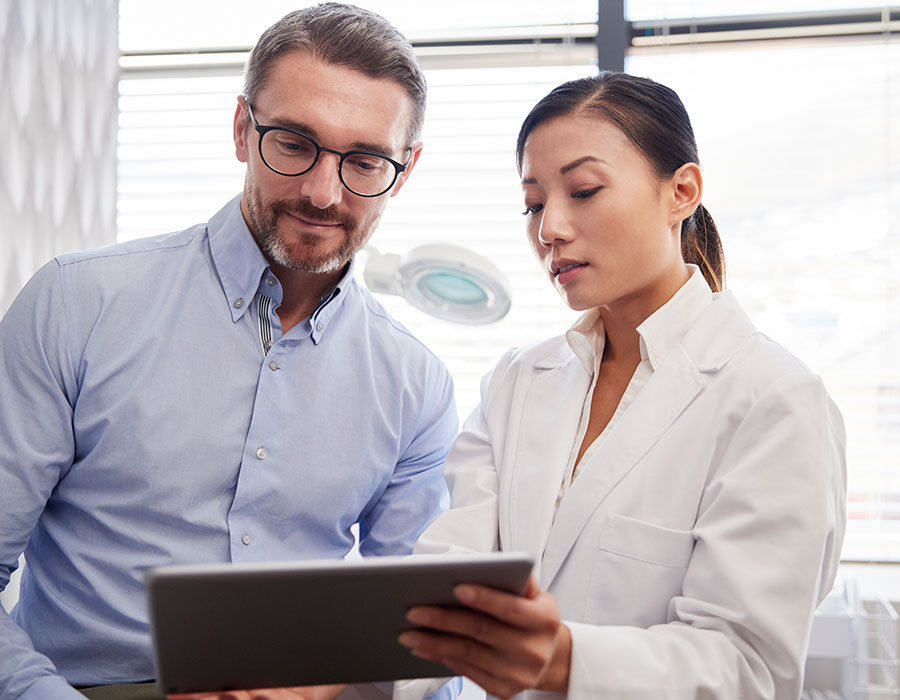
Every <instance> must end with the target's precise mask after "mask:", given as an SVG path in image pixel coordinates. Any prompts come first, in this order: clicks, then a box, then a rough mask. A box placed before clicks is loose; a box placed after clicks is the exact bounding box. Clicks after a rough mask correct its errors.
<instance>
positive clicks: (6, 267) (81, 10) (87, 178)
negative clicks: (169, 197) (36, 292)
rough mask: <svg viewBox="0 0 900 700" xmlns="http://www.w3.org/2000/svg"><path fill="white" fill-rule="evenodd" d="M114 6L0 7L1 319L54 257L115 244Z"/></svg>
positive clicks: (50, 2) (52, 2) (35, 0)
mask: <svg viewBox="0 0 900 700" xmlns="http://www.w3.org/2000/svg"><path fill="white" fill-rule="evenodd" d="M118 21H119V18H118V1H117V0H3V1H2V2H0V133H2V134H3V155H2V157H0V250H2V251H3V253H2V255H0V314H2V313H3V312H4V311H6V308H7V307H8V306H9V304H10V302H11V301H12V299H13V298H14V297H15V295H16V293H17V292H18V291H19V289H20V288H21V287H22V285H23V284H24V283H25V282H26V281H27V280H28V278H29V277H30V276H31V275H32V273H33V272H34V271H35V270H36V269H37V268H38V267H39V266H40V265H41V264H43V263H44V262H46V261H47V260H49V259H50V258H51V257H53V256H54V255H56V254H58V253H60V252H64V251H68V250H76V249H80V248H87V247H92V246H96V245H100V244H103V243H109V242H112V241H114V240H115V237H116V235H115V226H116V144H117V133H116V126H117V114H118V73H119V46H118Z"/></svg>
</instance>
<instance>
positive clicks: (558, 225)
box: [538, 204, 571, 248]
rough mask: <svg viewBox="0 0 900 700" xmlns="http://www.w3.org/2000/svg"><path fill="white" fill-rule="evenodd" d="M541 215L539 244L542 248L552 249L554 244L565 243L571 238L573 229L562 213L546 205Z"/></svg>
mask: <svg viewBox="0 0 900 700" xmlns="http://www.w3.org/2000/svg"><path fill="white" fill-rule="evenodd" d="M541 215H542V216H541V226H540V228H539V229H538V242H539V243H540V244H541V245H542V246H544V247H545V248H551V247H553V244H554V243H560V242H565V241H567V240H569V239H570V238H571V227H570V226H569V224H568V221H567V219H566V217H565V216H564V214H563V213H562V212H560V211H559V210H558V209H556V208H553V209H551V208H550V207H548V206H547V205H546V204H545V205H544V209H543V211H542V212H541Z"/></svg>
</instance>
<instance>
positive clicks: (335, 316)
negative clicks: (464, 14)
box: [0, 3, 457, 700]
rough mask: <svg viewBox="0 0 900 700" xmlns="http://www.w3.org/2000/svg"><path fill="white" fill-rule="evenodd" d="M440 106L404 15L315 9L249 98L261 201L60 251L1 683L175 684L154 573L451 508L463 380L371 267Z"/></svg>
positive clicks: (291, 549)
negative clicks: (157, 654)
mask: <svg viewBox="0 0 900 700" xmlns="http://www.w3.org/2000/svg"><path fill="white" fill-rule="evenodd" d="M424 101H425V82H424V78H423V75H422V72H421V68H420V67H419V66H418V64H417V63H416V60H415V57H414V55H413V53H412V48H411V46H410V45H409V43H408V42H407V41H406V40H405V39H404V38H403V37H402V36H401V35H400V34H399V33H398V32H397V31H396V30H395V29H394V28H393V27H392V26H391V25H390V24H388V23H387V22H386V21H385V20H383V19H382V18H380V17H378V16H377V15H373V14H372V13H369V12H367V11H364V10H359V9H357V8H353V7H348V6H343V5H337V4H331V3H329V4H325V5H320V6H317V7H313V8H308V9H305V10H301V11H298V12H294V13H291V14H289V15H288V16H286V17H285V18H283V19H282V20H281V21H279V22H278V23H277V24H275V25H274V26H273V27H271V28H270V29H269V30H267V31H266V32H265V33H264V34H263V36H262V37H261V38H260V41H259V43H258V44H257V46H256V47H255V49H254V50H253V52H252V56H251V58H250V60H249V62H248V65H247V70H246V75H245V85H244V94H243V95H242V96H240V97H239V98H238V101H237V108H236V112H235V117H234V141H235V148H236V154H237V157H238V159H239V160H240V161H242V162H244V163H246V165H247V172H246V180H245V185H244V190H243V193H242V194H241V196H239V197H236V198H235V199H234V200H233V201H231V202H230V203H229V204H227V205H226V206H225V207H224V208H223V209H222V210H221V211H220V212H218V213H217V214H216V215H215V216H213V217H212V218H211V219H210V221H209V223H208V224H205V225H200V226H196V227H193V228H190V229H188V230H186V231H182V232H179V233H174V234H170V235H167V236H161V237H156V238H150V239H145V240H140V241H133V242H129V243H126V244H122V245H114V246H110V247H108V248H104V249H100V250H94V251H88V252H83V253H75V254H69V255H63V256H60V257H59V258H56V259H55V260H53V261H51V262H50V263H48V264H47V265H46V266H44V267H43V268H42V269H41V270H40V271H39V272H38V273H37V274H36V275H35V277H34V278H33V279H32V280H31V281H30V282H29V283H28V285H26V287H25V289H24V290H23V291H22V292H21V294H20V295H19V298H18V299H17V300H16V301H15V302H14V303H13V305H12V306H11V308H10V310H9V312H8V313H7V315H6V317H5V318H4V319H3V321H2V322H0V416H2V419H0V588H2V587H4V586H5V585H6V583H7V582H8V580H9V575H10V573H11V572H12V571H13V570H14V569H15V566H16V561H17V558H18V556H19V554H20V553H21V552H22V551H24V552H25V555H26V561H27V566H26V568H25V571H24V573H23V577H22V587H21V594H20V601H19V604H18V606H17V607H16V608H15V609H14V610H13V612H12V614H11V615H10V616H7V615H6V613H0V700H12V699H13V698H22V699H23V700H40V699H43V698H48V699H49V698H53V699H54V700H62V699H64V698H80V697H82V695H80V694H79V692H78V691H77V690H75V689H73V686H75V687H78V688H84V687H88V686H107V685H114V684H127V683H137V682H142V681H148V680H151V679H152V678H153V674H154V670H153V661H152V656H151V651H150V644H149V636H148V624H147V617H146V612H145V601H144V589H143V574H144V572H145V571H146V570H147V569H148V568H150V567H153V566H157V565H161V564H168V563H177V562H222V561H226V562H228V561H234V562H245V561H260V560H285V559H298V558H322V557H342V556H344V555H345V554H346V553H347V552H348V551H349V550H350V549H351V547H352V545H353V543H354V538H353V535H352V533H351V527H352V526H354V525H356V524H357V523H358V524H359V532H360V552H361V553H362V554H363V555H382V554H401V553H407V552H408V551H409V550H410V549H411V548H412V545H413V543H414V542H415V540H416V537H417V536H418V535H419V533H420V532H421V531H422V530H423V529H424V528H425V526H426V525H427V524H428V523H429V522H430V521H431V519H432V518H433V517H434V515H435V514H436V513H437V512H438V511H439V510H440V509H442V508H443V507H445V506H446V502H447V495H446V486H445V483H444V480H443V476H442V466H443V461H444V458H445V456H446V453H447V451H448V449H449V446H450V444H451V442H452V440H453V438H454V437H455V435H456V431H457V421H456V412H455V407H454V402H453V389H452V382H451V379H450V376H449V374H448V372H447V371H446V369H445V368H444V366H443V365H442V364H441V363H440V362H439V361H438V360H437V358H435V357H434V356H433V355H432V354H431V353H430V352H428V351H427V350H426V349H425V348H424V347H423V346H422V345H421V344H420V343H419V342H418V341H416V340H415V339H414V338H413V337H412V336H411V335H410V334H409V333H408V332H407V331H406V330H405V329H404V328H402V327H401V326H399V325H398V324H397V323H396V322H394V321H393V320H392V319H391V318H390V316H388V314H387V313H386V312H385V311H384V310H383V309H382V307H381V306H380V305H379V304H378V303H377V302H376V301H374V300H373V299H372V297H371V296H369V294H368V293H367V292H366V291H365V290H364V289H362V288H361V287H359V286H358V285H357V284H356V283H355V282H354V279H353V255H354V253H355V252H356V251H357V250H359V249H360V248H361V247H362V246H363V245H364V244H365V242H366V241H367V239H368V238H369V236H370V234H371V233H372V231H373V230H374V229H375V227H376V226H377V223H378V220H379V218H380V216H381V213H382V212H383V210H384V207H385V205H386V204H387V200H388V199H389V198H390V197H392V196H394V195H395V194H397V193H398V192H399V191H400V189H401V188H402V186H403V184H404V183H405V182H406V179H407V178H408V177H409V175H410V173H411V172H412V170H413V168H414V166H415V164H416V161H417V160H418V158H419V155H420V153H421V144H420V143H419V141H418V136H419V133H420V128H421V124H422V119H423V112H424ZM298 633H302V631H298ZM104 690H108V688H104ZM151 692H152V691H151ZM86 694H88V695H90V692H86ZM104 697H109V695H105V696H104ZM115 697H120V696H115Z"/></svg>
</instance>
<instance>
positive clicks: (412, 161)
mask: <svg viewBox="0 0 900 700" xmlns="http://www.w3.org/2000/svg"><path fill="white" fill-rule="evenodd" d="M420 155H422V142H421V141H416V142H415V143H414V144H413V145H412V148H410V154H409V160H408V161H407V165H406V170H404V171H403V172H402V173H400V177H398V178H397V182H395V183H394V187H393V188H392V189H391V197H393V196H394V195H395V194H397V193H398V192H399V191H400V188H401V187H403V183H405V182H406V180H407V178H409V174H410V173H411V172H412V170H413V168H414V167H415V165H416V163H417V162H418V160H419V156H420Z"/></svg>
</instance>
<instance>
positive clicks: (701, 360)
mask: <svg viewBox="0 0 900 700" xmlns="http://www.w3.org/2000/svg"><path fill="white" fill-rule="evenodd" d="M590 384H591V377H590V376H589V373H588V372H587V371H586V370H585V368H584V366H583V365H582V363H581V362H580V361H579V360H578V359H577V358H576V356H575V355H574V353H573V352H572V350H571V349H570V348H569V346H568V345H567V343H566V341H565V339H564V338H562V337H560V338H554V339H551V340H549V341H546V342H543V343H540V344H537V345H534V346H530V347H528V348H525V349H522V350H513V351H510V352H509V353H507V354H506V355H505V356H504V357H503V358H502V359H501V361H500V362H499V363H498V365H497V366H496V367H495V369H494V370H493V372H492V373H491V374H489V375H488V376H487V377H486V378H485V379H484V381H483V383H482V402H481V405H480V406H479V408H478V409H476V411H475V412H474V413H473V414H472V416H470V418H469V420H468V421H467V422H466V424H465V426H464V429H463V432H462V433H461V435H460V436H459V438H458V441H457V443H456V445H455V447H454V449H453V451H452V452H451V455H450V457H449V459H448V462H447V466H446V470H447V472H446V473H447V478H448V481H449V484H450V487H451V494H452V503H451V509H450V510H449V511H447V512H446V513H443V514H441V515H440V516H438V517H437V519H436V520H435V521H434V522H433V523H432V525H431V526H430V527H429V529H428V530H426V532H425V533H424V534H423V536H422V537H421V538H420V540H419V543H418V545H417V548H416V551H417V552H423V553H424V552H430V553H440V552H461V551H473V550H474V551H491V550H496V549H502V550H507V551H526V552H530V553H531V554H532V555H534V556H535V558H536V560H537V565H536V570H535V574H536V575H537V577H538V580H539V581H540V584H541V587H542V588H543V589H545V590H548V591H549V592H551V593H552V594H553V595H554V596H555V597H556V599H557V601H558V602H559V605H560V608H561V612H562V617H563V620H564V621H565V623H566V624H567V625H568V626H569V628H570V629H571V631H572V638H573V647H572V664H571V675H570V684H569V697H571V698H578V699H582V698H584V699H587V698H591V699H599V698H628V699H629V700H643V699H646V700H651V699H652V700H660V699H661V698H671V699H672V700H675V699H678V700H681V699H687V698H716V699H720V700H730V699H734V700H737V698H741V699H746V700H750V699H752V698H798V697H799V695H800V691H801V687H802V678H801V675H802V671H803V663H804V657H805V653H806V648H807V643H808V637H809V629H810V625H811V620H812V615H813V611H814V609H815V608H816V606H817V605H818V603H819V602H820V601H821V600H822V599H823V597H824V596H825V595H826V594H827V593H828V592H829V590H830V588H831V586H832V583H833V579H834V576H835V572H836V569H837V565H838V557H839V553H840V548H841V543H842V539H843V532H844V523H845V515H846V507H845V500H846V467H845V437H844V429H843V421H842V419H841V416H840V413H839V412H838V410H837V408H836V407H835V406H834V404H833V403H832V401H831V400H830V398H829V397H828V395H827V393H826V391H825V388H824V387H823V385H822V382H821V381H820V379H819V378H818V377H817V376H816V375H814V374H813V373H812V372H810V371H809V370H808V369H807V368H806V367H805V366H804V365H803V364H802V363H801V362H799V361H798V360H797V359H796V358H794V357H793V356H791V355H790V354H789V353H788V352H787V351H785V350H784V349H783V348H782V347H780V346H779V345H777V344H776V343H774V342H773V341H771V340H770V339H768V338H767V337H765V336H764V335H762V334H760V333H759V332H757V331H756V330H755V329H754V327H753V325H752V324H751V322H750V320H749V318H747V316H746V315H745V314H744V312H743V311H742V309H741V308H740V306H739V305H738V303H737V302H736V301H735V299H734V298H733V297H732V296H731V294H730V293H728V292H723V293H720V294H716V295H714V300H713V302H712V303H710V304H709V305H708V306H707V307H706V309H705V310H704V311H703V313H702V314H701V315H700V317H699V318H698V320H697V321H695V322H694V323H693V324H692V326H691V328H690V329H689V330H688V332H687V334H686V335H685V337H684V339H683V340H682V342H681V345H680V346H679V347H678V348H677V349H676V350H675V351H673V352H671V353H670V354H669V355H668V356H666V357H665V359H664V360H663V361H662V363H661V364H660V365H659V366H658V368H657V369H656V371H654V372H653V374H652V375H651V377H650V379H649V380H648V382H647V383H646V385H645V386H644V387H643V389H642V390H641V391H640V392H639V393H638V394H637V395H636V396H635V398H634V400H633V403H632V404H631V405H630V406H628V408H627V409H626V410H625V411H624V413H623V414H622V415H621V416H620V417H619V419H618V420H617V422H616V423H615V424H614V425H613V426H611V428H610V429H609V431H607V433H605V434H604V436H603V437H602V438H601V440H602V442H601V443H598V445H597V446H596V448H595V450H594V452H593V453H592V454H591V455H590V457H589V458H588V459H587V461H584V462H582V464H581V466H580V471H579V473H578V476H577V477H576V478H575V480H574V481H573V482H572V485H571V486H570V487H569V489H568V491H567V492H566V494H565V497H564V498H563V500H562V502H561V503H560V507H559V510H558V512H557V513H556V515H555V517H554V506H555V501H556V498H557V494H558V492H559V487H560V484H561V481H562V478H563V470H564V468H565V465H566V463H567V459H568V457H569V453H570V450H571V449H572V446H573V442H574V440H575V439H576V431H577V428H578V425H579V418H580V415H581V411H582V407H583V401H584V397H585V395H586V392H587V391H588V389H589V387H590ZM523 695H524V697H526V698H538V697H545V696H546V694H544V693H538V692H536V691H531V692H526V693H524V694H523ZM406 697H409V695H406Z"/></svg>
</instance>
